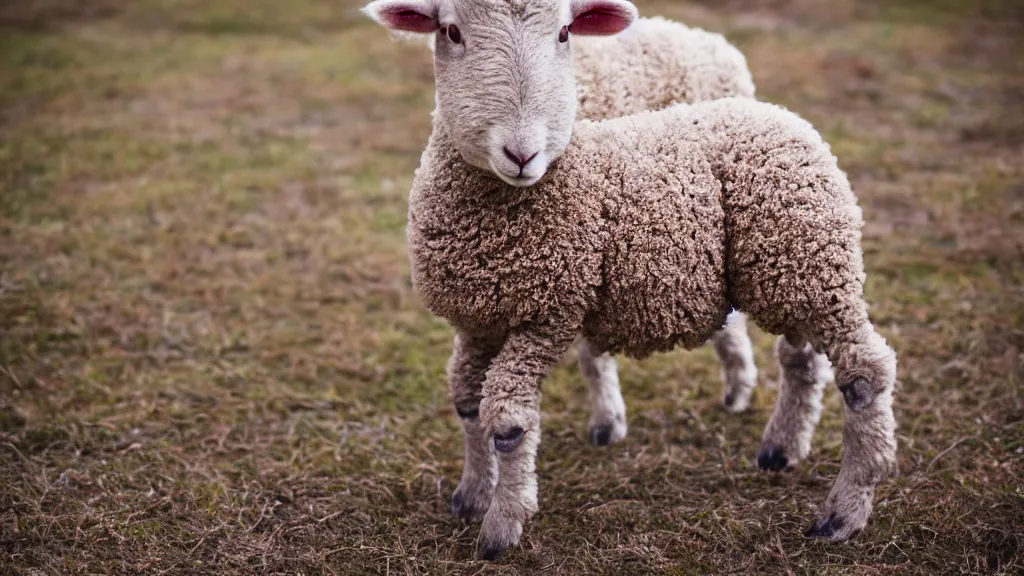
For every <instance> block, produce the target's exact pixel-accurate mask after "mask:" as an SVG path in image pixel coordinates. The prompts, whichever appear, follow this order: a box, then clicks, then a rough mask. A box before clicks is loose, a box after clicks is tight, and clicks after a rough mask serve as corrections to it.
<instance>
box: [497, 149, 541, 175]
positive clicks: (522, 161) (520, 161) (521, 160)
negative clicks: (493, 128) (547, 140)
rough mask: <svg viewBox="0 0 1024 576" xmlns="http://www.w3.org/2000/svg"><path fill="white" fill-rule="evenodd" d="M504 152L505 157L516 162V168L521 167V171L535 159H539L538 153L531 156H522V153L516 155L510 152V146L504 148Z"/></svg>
mask: <svg viewBox="0 0 1024 576" xmlns="http://www.w3.org/2000/svg"><path fill="white" fill-rule="evenodd" d="M502 150H504V152H505V157H506V158H508V159H509V160H511V161H513V162H515V164H516V166H519V169H520V170H522V169H523V168H525V167H526V165H527V164H529V163H530V160H533V159H534V158H536V157H537V153H536V152H534V153H533V154H529V155H527V154H522V153H520V154H516V153H515V152H513V151H511V150H509V149H508V146H504V147H502Z"/></svg>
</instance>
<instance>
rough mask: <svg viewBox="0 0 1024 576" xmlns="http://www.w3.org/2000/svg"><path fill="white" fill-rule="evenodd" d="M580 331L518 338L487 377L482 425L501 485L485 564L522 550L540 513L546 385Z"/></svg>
mask: <svg viewBox="0 0 1024 576" xmlns="http://www.w3.org/2000/svg"><path fill="white" fill-rule="evenodd" d="M576 328H578V327H573V329H571V330H536V331H531V332H519V333H513V334H512V335H510V336H509V338H508V340H507V341H506V342H505V345H504V346H503V347H502V349H501V352H500V353H499V354H498V356H497V357H495V359H494V362H493V363H492V364H491V367H490V369H489V370H488V371H487V378H486V380H485V381H484V389H483V400H482V401H481V402H480V422H481V424H483V426H484V429H485V430H486V434H487V435H488V436H490V437H493V439H494V449H495V450H496V452H497V459H498V484H497V486H496V487H495V489H494V496H493V498H492V499H491V506H490V509H488V510H487V514H486V515H484V522H483V526H482V527H481V529H480V543H479V551H480V555H481V556H482V557H483V558H485V559H488V560H491V559H494V558H497V557H498V556H500V555H501V554H502V552H504V551H505V549H507V548H508V547H510V546H515V545H517V544H518V543H519V537H520V536H521V535H522V532H523V524H524V523H525V522H526V521H527V520H528V519H529V518H530V517H531V516H533V514H534V512H536V511H537V473H536V457H537V448H538V446H539V445H540V382H541V379H542V378H544V376H546V375H547V373H548V372H549V371H550V370H551V368H552V367H554V366H555V365H556V364H557V363H558V361H559V360H560V359H561V358H562V356H563V355H564V354H565V351H566V350H567V349H568V348H569V346H571V345H572V342H573V340H574V339H575V336H576V332H577V330H576Z"/></svg>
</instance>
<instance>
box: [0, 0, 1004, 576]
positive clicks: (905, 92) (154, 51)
mask: <svg viewBox="0 0 1024 576" xmlns="http://www.w3.org/2000/svg"><path fill="white" fill-rule="evenodd" d="M357 7H358V3H357V2H355V1H353V0H290V1H288V2H280V1H278V0H137V1H132V2H129V1H127V0H87V1H73V0H23V1H21V2H12V3H5V4H3V5H2V6H0V187H2V188H0V574H26V575H27V574H33V575H35V574H94V573H112V574H271V573H290V574H291V573H303V574H366V573H394V574H418V573H424V572H429V573H450V574H460V573H495V574H535V573H552V574H556V573H557V574H570V573H577V574H598V573H605V574H648V573H667V574H690V573H708V574H723V573H741V574H747V573H755V572H758V573H825V572H828V573H837V574H839V573H850V574H853V573H856V574H929V575H930V574H939V573H948V574H959V573H1003V574H1020V573H1024V420H1022V418H1024V391H1022V388H1024V385H1022V384H1024V383H1022V380H1024V287H1022V286H1024V80H1022V78H1024V40H1022V39H1024V8H1022V6H1021V4H1020V3H1019V2H1014V1H1010V0H1007V1H1004V2H998V1H982V0H978V1H974V2H969V1H959V0H936V1H932V2H928V1H926V0H898V1H895V2H884V1H882V0H877V1H876V0H859V1H858V0H830V1H825V0H820V1H813V0H791V1H787V0H761V1H754V0H723V1H714V2H713V1H710V0H704V1H701V2H678V3H670V2H660V3H650V2H642V3H640V8H641V12H642V13H643V14H645V15H654V14H663V15H666V16H669V17H672V18H676V19H680V20H683V21H685V22H688V23H690V24H693V25H698V26H702V27H706V28H709V29H713V30H717V31H721V32H723V33H725V34H726V35H727V36H728V37H729V38H730V39H731V40H732V41H733V42H735V43H736V44H737V45H739V46H740V47H741V49H743V50H744V51H745V53H746V54H747V55H748V58H749V62H750V65H751V68H752V70H753V72H754V76H755V79H756V82H757V84H758V87H759V94H760V96H761V97H762V98H764V99H768V100H772V101H775V102H778V103H781V104H784V105H786V106H788V107H789V108H791V109H793V110H795V111H797V112H799V113H800V114H802V115H804V116H805V117H807V118H808V119H810V120H811V121H812V122H813V123H814V124H815V125H816V126H817V127H818V128H819V129H820V130H821V131H822V132H823V133H824V134H825V135H826V138H827V140H828V141H829V142H830V143H831V144H832V146H833V149H834V151H835V153H836V154H837V155H838V157H839V158H840V164H841V165H842V166H843V167H844V168H845V169H846V170H848V171H849V174H850V176H851V180H852V182H853V185H854V189H855V190H856V191H857V193H858V195H859V197H860V199H861V204H862V206H863V208H864V211H865V217H866V219H867V221H868V225H867V228H866V230H865V239H864V245H865V257H866V264H867V270H868V274H869V277H868V283H867V296H868V299H869V301H870V302H871V303H872V315H873V319H874V321H875V322H876V324H877V325H878V326H879V327H880V329H881V331H882V332H883V334H885V336H886V337H887V338H889V340H890V342H891V343H892V344H893V345H894V346H895V348H896V349H897V351H898V352H899V355H900V369H899V370H900V372H899V374H900V388H899V391H898V396H897V401H896V410H897V416H898V418H899V422H900V430H899V442H900V465H901V469H902V474H901V476H900V477H898V478H897V479H895V480H893V481H891V482H889V483H887V484H885V485H884V486H883V487H882V488H881V489H880V491H879V493H878V495H877V498H876V511H875V513H874V516H873V518H872V522H871V524H870V525H869V527H868V529H867V530H866V531H865V532H864V533H862V534H861V535H860V536H859V537H858V538H857V539H856V540H855V541H853V542H851V543H848V544H832V543H824V542H818V541H809V540H806V539H804V538H803V536H802V535H801V532H802V530H803V528H804V527H805V526H806V525H807V523H808V522H809V521H810V518H811V515H812V513H813V511H814V507H815V506H816V505H817V504H818V503H819V502H821V501H822V500H823V498H824V497H825V495H826V493H827V490H828V487H829V486H830V484H831V482H832V480H833V478H834V477H835V475H836V472H837V470H838V464H839V458H840V446H841V416H840V407H841V399H840V397H839V395H838V394H837V393H836V392H835V391H834V390H829V392H828V393H827V396H826V406H827V408H826V415H825V417H824V420H823V422H822V424H821V426H820V428H819V429H818V433H817V436H816V438H815V448H814V451H813V452H812V454H811V456H810V458H809V459H808V461H807V462H805V463H803V464H802V465H801V466H800V467H799V469H797V470H794V471H791V472H787V473H783V474H766V473H760V472H758V471H757V470H756V466H755V462H754V460H755V457H756V453H757V449H758V445H759V439H760V433H761V429H762V428H763V426H764V424H765V423H766V421H767V419H768V417H769V415H770V411H771V407H772V403H773V401H774V397H775V391H774V389H773V388H772V382H773V378H775V376H776V374H777V371H776V369H775V367H774V365H773V363H772V360H771V356H770V345H771V341H772V338H771V337H770V336H768V335H764V334H757V353H758V357H757V359H758V363H759V366H760V367H761V369H762V378H761V384H762V386H761V387H760V388H759V392H758V396H757V398H756V401H755V403H754V405H753V407H752V409H751V410H750V411H749V412H747V413H745V414H742V415H739V416H731V415H728V414H726V413H724V412H723V411H722V410H721V409H720V408H719V407H718V396H719V388H720V381H719V375H718V367H717V363H716V360H715V358H714V355H713V353H712V352H711V350H710V349H708V348H704V349H701V350H697V351H692V352H686V351H679V352H676V353H672V354H666V355H661V356H657V357H655V358H651V359H649V360H646V361H643V362H633V361H625V362H622V364H621V372H622V380H623V384H624V386H623V387H624V392H625V396H626V400H627V403H628V404H629V409H630V422H629V424H630V437H629V438H628V439H627V440H626V441H624V442H623V443H621V444H618V445H616V446H614V447H611V448H603V449H598V448H593V447H590V446H589V445H588V444H587V443H586V441H585V434H586V430H585V425H586V414H587V412H586V402H585V395H584V387H583V384H582V382H581V378H580V376H579V374H578V373H577V372H576V370H575V368H573V367H571V366H567V367H566V368H564V369H560V370H559V371H558V372H557V373H556V374H554V375H553V376H552V378H551V379H550V380H549V381H548V382H547V383H546V384H545V399H544V437H543V445H542V449H541V458H540V462H539V473H540V479H541V510H540V512H539V514H538V515H537V516H536V518H535V519H534V520H533V521H532V523H530V524H529V525H528V528H527V530H526V533H525V535H524V539H523V546H522V548H521V549H519V550H517V551H514V552H513V553H511V554H510V555H508V556H507V558H506V560H505V562H504V563H502V564H497V565H487V564H483V563H478V562H476V561H474V560H472V553H473V545H474V540H475V537H476V534H477V527H475V526H466V525H464V524H462V523H461V522H459V521H457V520H455V519H453V518H451V517H450V516H449V514H448V498H449V496H450V494H451V492H452V490H453V489H454V485H455V483H457V481H458V478H459V471H460V466H461V436H460V435H461V432H460V429H459V426H458V423H457V421H456V418H455V416H454V413H453V410H452V408H451V407H450V405H449V404H448V402H447V400H446V387H445V384H444V377H443V372H444V364H445V360H446V356H447V354H448V352H449V351H450V345H451V344H450V341H451V332H450V330H449V328H448V327H447V326H446V325H445V324H444V323H443V322H441V321H439V320H437V319H435V318H432V317H431V315H430V314H429V313H427V312H426V311H425V310H424V308H423V306H422V305H421V304H420V302H419V301H418V299H417V298H416V296H415V294H414V293H413V292H412V291H411V288H410V282H409V272H408V265H407V260H406V256H405V251H404V222H405V212H406V193H407V191H408V188H409V185H410V182H411V176H412V171H413V170H414V169H415V167H416V164H417V162H418V158H419V152H420V150H421V149H422V147H423V145H424V144H425V142H426V138H427V135H428V133H429V128H430V126H429V111H430V109H431V107H432V99H433V88H432V70H431V66H430V60H429V56H428V53H427V51H426V49H425V48H423V47H422V46H418V45H415V44H409V43H398V42H394V41H392V40H390V39H389V38H388V37H387V36H386V35H385V34H383V33H382V32H381V31H380V30H378V29H377V28H376V27H374V26H373V25H371V24H370V23H368V22H365V21H363V19H362V18H360V16H359V15H358V14H357V13H356V12H355V9H356V8H357ZM567 364H568V362H567Z"/></svg>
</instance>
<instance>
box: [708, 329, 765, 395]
mask: <svg viewBox="0 0 1024 576" xmlns="http://www.w3.org/2000/svg"><path fill="white" fill-rule="evenodd" d="M712 342H713V344H714V347H715V352H717V353H718V358H719V359H720V360H721V361H722V380H724V381H725V393H724V395H723V397H722V403H723V404H724V405H725V409H726V410H728V411H729V412H742V411H744V410H746V409H747V406H749V405H750V397H751V395H752V394H753V392H754V387H755V386H757V365H756V364H754V347H753V346H752V345H751V343H750V336H748V335H747V318H746V316H744V315H743V313H742V312H737V311H733V312H732V313H730V314H729V317H728V319H726V322H725V328H722V329H721V330H719V331H718V332H716V333H715V336H714V339H713V340H712Z"/></svg>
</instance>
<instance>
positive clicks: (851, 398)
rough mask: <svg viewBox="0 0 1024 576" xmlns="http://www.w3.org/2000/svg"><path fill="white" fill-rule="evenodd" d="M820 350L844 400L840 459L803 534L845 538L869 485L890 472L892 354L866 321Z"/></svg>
mask: <svg viewBox="0 0 1024 576" xmlns="http://www.w3.org/2000/svg"><path fill="white" fill-rule="evenodd" d="M825 349H826V350H827V351H828V356H829V358H830V359H831V360H832V364H833V365H834V366H835V368H836V384H837V385H838V386H839V390H840V391H842V393H843V399H844V400H845V406H844V413H845V414H844V421H843V462H842V465H841V466H840V468H839V476H838V477H837V478H836V482H835V484H833V486H832V490H831V492H829V495H828V498H827V499H826V500H825V504H824V505H823V506H822V507H821V510H820V511H819V512H818V514H817V516H816V517H815V521H814V523H813V524H812V525H811V527H810V528H809V529H808V530H807V535H808V536H813V537H817V538H830V539H832V540H845V539H847V538H849V537H851V536H853V535H854V534H856V533H857V532H859V531H860V530H861V529H863V528H864V526H866V525H867V521H868V516H869V515H870V514H871V505H872V500H873V499H874V495H875V485H877V484H878V483H879V482H881V481H882V480H884V479H885V478H886V477H887V476H889V475H890V474H892V473H894V472H895V471H896V420H895V418H894V417H893V412H892V396H893V386H894V384H895V381H896V353H895V352H893V350H892V348H890V347H889V346H888V345H887V344H886V342H885V339H884V338H882V337H881V336H880V335H879V334H878V333H877V332H875V330H874V328H873V327H872V326H871V324H870V323H867V322H866V323H865V324H863V325H861V326H860V328H858V329H857V330H855V331H854V332H852V333H849V334H847V335H844V336H843V337H841V338H835V339H833V340H832V341H831V342H829V343H828V345H826V346H825Z"/></svg>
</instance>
